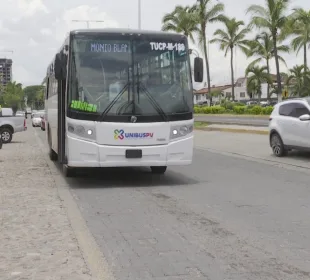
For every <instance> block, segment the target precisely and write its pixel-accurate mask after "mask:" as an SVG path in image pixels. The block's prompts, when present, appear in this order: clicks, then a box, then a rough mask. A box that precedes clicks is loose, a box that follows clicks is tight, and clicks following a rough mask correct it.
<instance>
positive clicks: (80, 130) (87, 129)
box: [67, 123, 96, 140]
mask: <svg viewBox="0 0 310 280" xmlns="http://www.w3.org/2000/svg"><path fill="white" fill-rule="evenodd" d="M67 132H68V133H72V134H74V135H76V136H78V137H81V138H85V139H89V140H96V133H95V129H94V127H93V126H87V125H86V126H85V125H74V124H72V123H68V130H67Z"/></svg>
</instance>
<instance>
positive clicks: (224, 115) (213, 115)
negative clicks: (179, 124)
mask: <svg viewBox="0 0 310 280" xmlns="http://www.w3.org/2000/svg"><path fill="white" fill-rule="evenodd" d="M204 116H209V117H235V118H240V119H243V118H253V119H263V120H264V119H266V120H268V119H269V115H237V114H236V115H234V114H194V118H195V117H204Z"/></svg>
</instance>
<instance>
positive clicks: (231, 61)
mask: <svg viewBox="0 0 310 280" xmlns="http://www.w3.org/2000/svg"><path fill="white" fill-rule="evenodd" d="M230 71H231V98H232V100H233V101H235V82H234V80H235V77H234V48H233V47H232V48H230Z"/></svg>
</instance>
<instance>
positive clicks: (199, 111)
mask: <svg viewBox="0 0 310 280" xmlns="http://www.w3.org/2000/svg"><path fill="white" fill-rule="evenodd" d="M194 113H196V114H203V107H200V106H194Z"/></svg>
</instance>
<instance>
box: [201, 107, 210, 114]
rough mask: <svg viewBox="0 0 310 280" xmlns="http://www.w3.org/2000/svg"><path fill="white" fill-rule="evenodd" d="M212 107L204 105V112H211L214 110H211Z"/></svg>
mask: <svg viewBox="0 0 310 280" xmlns="http://www.w3.org/2000/svg"><path fill="white" fill-rule="evenodd" d="M211 108H212V107H210V106H204V107H203V113H204V114H211V112H212V111H211Z"/></svg>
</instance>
